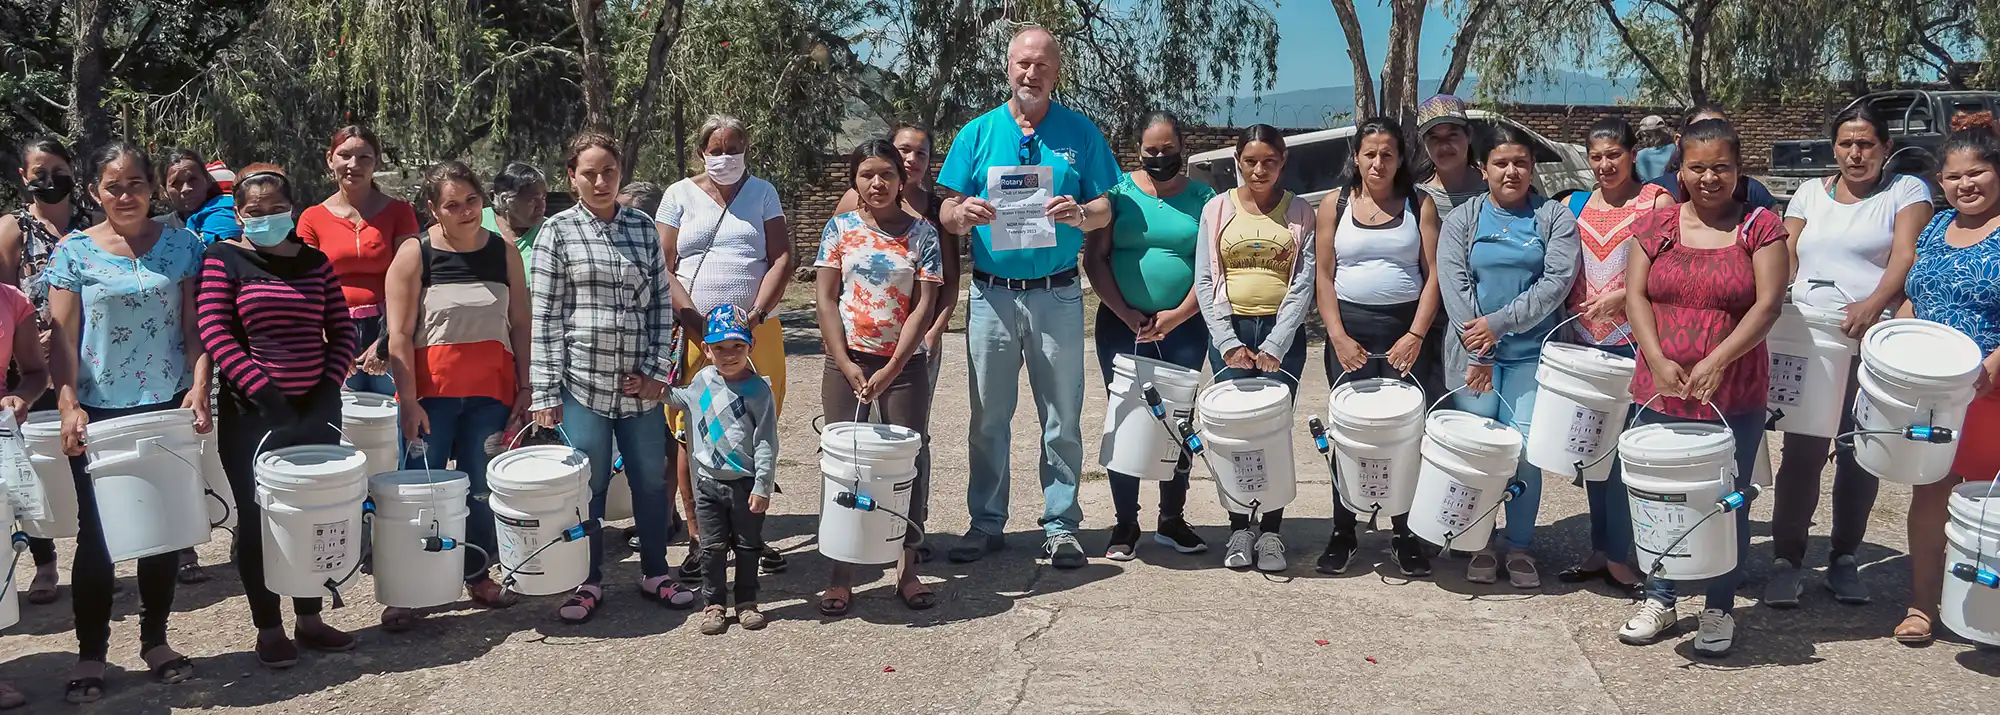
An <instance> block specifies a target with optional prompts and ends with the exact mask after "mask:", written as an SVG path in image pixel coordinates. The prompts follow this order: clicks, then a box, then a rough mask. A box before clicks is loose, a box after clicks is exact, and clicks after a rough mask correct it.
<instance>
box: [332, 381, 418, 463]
mask: <svg viewBox="0 0 2000 715" xmlns="http://www.w3.org/2000/svg"><path fill="white" fill-rule="evenodd" d="M398 427H399V425H398V412H397V408H396V398H394V397H391V396H389V395H378V394H376V393H373V392H342V393H340V431H341V437H342V439H341V444H344V445H347V446H349V447H353V448H355V449H358V450H360V451H361V453H362V454H364V455H367V457H368V468H367V475H368V476H373V475H376V474H381V473H383V472H393V471H396V470H398V469H401V468H402V466H403V465H402V460H401V455H402V452H401V451H399V450H398V449H397V447H398V446H399V445H397V444H396V433H397V429H398Z"/></svg>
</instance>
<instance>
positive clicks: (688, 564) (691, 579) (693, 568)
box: [681, 541, 701, 583]
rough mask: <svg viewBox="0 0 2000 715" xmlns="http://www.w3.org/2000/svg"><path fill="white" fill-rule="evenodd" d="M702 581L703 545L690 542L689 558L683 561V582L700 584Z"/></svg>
mask: <svg viewBox="0 0 2000 715" xmlns="http://www.w3.org/2000/svg"><path fill="white" fill-rule="evenodd" d="M700 581H701V545H700V544H697V543H695V542H692V541H690V542H688V555H687V558H685V559H681V582H682V583H699V582H700Z"/></svg>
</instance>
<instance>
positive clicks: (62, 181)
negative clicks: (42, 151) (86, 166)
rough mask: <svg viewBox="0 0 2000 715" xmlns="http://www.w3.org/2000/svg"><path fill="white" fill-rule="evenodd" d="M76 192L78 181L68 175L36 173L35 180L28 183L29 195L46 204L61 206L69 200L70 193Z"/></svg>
mask: <svg viewBox="0 0 2000 715" xmlns="http://www.w3.org/2000/svg"><path fill="white" fill-rule="evenodd" d="M75 190H76V179H74V178H71V177H70V176H69V175H67V174H53V175H52V174H49V173H47V172H46V171H37V172H35V179H34V180H33V181H30V182H28V193H29V194H30V195H32V196H34V197H35V200H36V201H39V202H41V203H45V204H59V203H62V202H63V201H65V200H67V199H68V198H69V196H70V192H72V191H75Z"/></svg>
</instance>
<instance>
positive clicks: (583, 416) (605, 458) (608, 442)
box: [528, 132, 694, 623]
mask: <svg viewBox="0 0 2000 715" xmlns="http://www.w3.org/2000/svg"><path fill="white" fill-rule="evenodd" d="M564 165H565V166H566V167H567V169H568V171H569V180H570V183H571V185H572V186H573V187H574V190H575V191H576V197H577V204H576V205H575V206H572V207H570V208H569V209H567V210H565V211H563V212H562V213H559V214H556V215H554V216H551V217H549V220H548V221H547V222H546V223H544V224H543V225H542V229H541V233H540V235H539V236H538V237H537V238H536V240H535V256H534V261H533V265H534V273H533V277H532V278H531V279H530V281H529V283H530V286H531V291H530V293H529V304H530V306H531V309H532V311H533V313H534V330H533V333H534V346H533V352H534V354H533V360H532V361H531V363H530V364H529V368H528V381H529V386H530V387H531V388H532V396H533V401H532V404H531V405H530V409H532V410H534V416H535V422H536V424H539V425H541V426H543V427H545V428H548V427H554V426H556V425H558V424H560V425H562V426H563V432H564V433H565V434H566V435H567V436H568V439H569V442H570V445H571V446H573V447H575V448H577V449H579V450H582V451H583V453H584V454H585V455H586V456H588V457H589V458H590V489H591V493H592V497H591V500H590V516H591V518H593V519H602V518H604V492H605V487H606V486H608V485H609V483H610V481H611V462H612V442H613V440H614V439H615V440H616V442H617V445H618V452H619V453H621V454H623V455H624V456H625V473H626V477H627V478H628V479H629V481H630V482H631V485H632V505H633V516H634V517H635V519H636V520H637V522H638V525H637V526H638V529H637V530H638V533H639V565H640V570H641V571H642V572H643V573H644V576H643V578H642V579H641V580H640V582H639V591H640V593H641V594H643V595H645V596H646V597H647V598H649V599H653V600H657V601H662V602H665V603H667V604H669V605H671V606H673V607H675V608H687V607H689V606H691V605H693V603H694V593H693V592H691V591H687V590H684V589H682V588H680V587H679V586H678V585H677V584H676V583H675V579H674V574H673V569H672V568H671V567H670V566H669V565H668V563H667V536H668V534H669V531H670V529H669V527H670V526H671V524H672V520H673V518H674V517H673V512H672V510H671V508H670V507H669V506H668V502H667V487H666V453H665V452H664V451H663V450H662V448H661V446H662V445H664V444H666V441H667V423H666V415H665V413H664V412H663V411H662V410H661V406H660V400H661V399H662V397H663V396H664V394H665V393H666V388H667V385H668V384H669V383H671V382H672V377H671V375H672V373H671V370H672V366H673V364H674V362H673V354H672V346H673V314H672V306H673V300H672V297H671V296H670V294H669V293H668V287H667V281H666V280H665V279H664V278H663V276H665V274H666V265H665V259H664V257H663V255H662V254H661V252H660V237H659V233H658V232H657V231H656V230H655V229H654V228H653V221H652V219H651V218H650V217H648V216H646V215H645V214H644V213H641V212H640V211H638V210H637V209H631V208H625V207H622V206H620V205H619V204H618V185H619V183H620V180H621V179H622V178H623V177H621V176H620V172H619V156H618V144H617V142H615V141H613V140H612V139H611V138H610V137H607V136H604V135H602V134H596V133H590V132H586V133H583V134H580V135H577V136H576V137H575V138H573V139H571V140H570V142H569V151H568V155H567V159H566V160H565V162H564ZM603 563H604V541H603V539H601V538H592V539H591V540H590V578H589V580H587V581H585V582H584V584H583V585H582V586H578V587H577V589H576V592H575V593H574V594H571V595H570V597H569V599H568V600H566V601H564V602H563V605H562V607H561V608H560V609H559V610H558V611H557V615H558V616H559V617H561V618H562V620H564V621H567V622H570V623H583V622H586V621H589V620H590V619H591V617H592V616H593V615H595V614H596V612H597V606H598V604H599V603H600V602H602V601H603V599H604V590H603V588H601V587H600V586H599V585H598V584H599V583H600V582H601V581H603V577H604V574H603Z"/></svg>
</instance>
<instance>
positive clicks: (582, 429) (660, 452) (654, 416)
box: [562, 390, 674, 584]
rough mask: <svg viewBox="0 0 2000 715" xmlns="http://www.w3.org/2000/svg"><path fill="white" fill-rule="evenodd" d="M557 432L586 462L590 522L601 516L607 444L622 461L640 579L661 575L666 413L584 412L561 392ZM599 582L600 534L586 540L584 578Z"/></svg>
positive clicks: (666, 525) (669, 522)
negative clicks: (615, 448)
mask: <svg viewBox="0 0 2000 715" xmlns="http://www.w3.org/2000/svg"><path fill="white" fill-rule="evenodd" d="M562 418H563V421H562V433H563V435H564V437H565V438H566V439H568V440H569V446H571V447H575V448H576V449H578V450H581V451H582V452H583V454H584V456H586V457H589V458H590V518H592V519H603V518H604V491H605V489H606V488H608V487H610V486H611V462H612V459H613V456H612V455H613V452H612V449H611V448H612V443H613V441H614V440H615V441H616V443H617V446H618V451H617V454H621V455H624V457H625V480H626V482H627V483H629V484H630V485H631V486H632V519H633V522H634V524H633V526H634V528H636V529H637V530H638V532H639V570H640V572H642V573H643V574H644V575H645V577H647V578H652V577H654V576H664V575H666V574H667V568H668V566H667V537H668V536H669V535H671V534H672V533H673V521H674V510H673V506H672V505H671V504H669V503H668V502H667V452H666V445H667V415H666V411H665V410H663V409H661V408H660V407H659V406H658V405H655V406H654V407H653V408H652V409H649V410H646V411H645V412H641V413H639V414H636V415H627V416H625V417H618V418H612V417H606V416H604V415H601V414H598V413H596V412H592V411H590V409H589V408H586V407H584V406H583V405H582V404H580V403H578V402H577V401H576V398H574V397H571V396H570V394H569V391H568V390H564V391H563V415H562ZM603 581H604V536H603V535H602V534H599V535H596V536H592V537H590V579H589V580H588V581H585V583H590V584H597V583H602V582H603Z"/></svg>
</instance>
